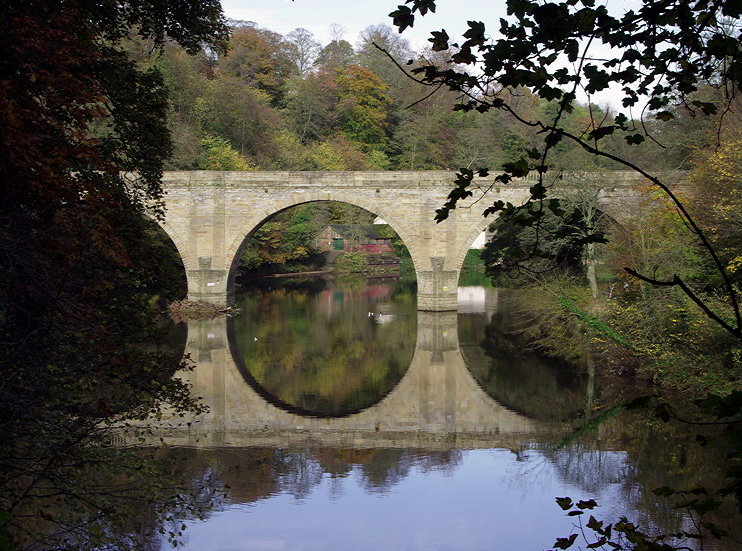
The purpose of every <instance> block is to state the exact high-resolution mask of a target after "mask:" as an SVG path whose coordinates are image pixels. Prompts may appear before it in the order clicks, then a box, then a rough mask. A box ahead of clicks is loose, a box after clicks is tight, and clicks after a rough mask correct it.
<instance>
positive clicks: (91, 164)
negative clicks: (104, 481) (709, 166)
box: [0, 0, 228, 548]
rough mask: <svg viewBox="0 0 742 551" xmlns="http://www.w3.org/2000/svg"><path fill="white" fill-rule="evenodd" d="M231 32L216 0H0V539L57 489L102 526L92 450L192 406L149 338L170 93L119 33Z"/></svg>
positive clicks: (170, 362)
mask: <svg viewBox="0 0 742 551" xmlns="http://www.w3.org/2000/svg"><path fill="white" fill-rule="evenodd" d="M227 32H228V29H227V27H226V25H225V22H224V19H223V17H222V13H221V8H220V5H219V2H218V1H216V0H206V1H198V2H196V1H177V2H176V1H173V2H170V1H164V2H159V3H155V4H152V3H150V2H143V1H139V0H132V1H129V2H125V3H120V2H113V3H111V2H97V3H96V2H88V1H86V0H35V1H33V2H13V1H2V2H0V127H2V129H3V131H2V132H1V133H0V181H2V182H3V201H2V202H1V203H0V251H2V254H0V273H2V284H0V374H1V376H2V379H3V384H2V385H0V419H2V430H3V438H2V441H0V464H2V465H3V468H2V470H1V472H0V487H1V488H2V491H1V492H0V540H2V539H4V538H5V536H6V533H7V532H11V531H12V532H13V534H14V536H18V537H20V536H21V535H22V536H23V537H24V538H33V536H32V535H31V534H30V533H29V532H25V534H21V532H20V531H19V530H21V528H22V527H23V526H25V527H26V528H28V527H29V526H31V525H32V524H33V523H31V524H28V523H27V524H25V525H24V524H23V521H24V520H28V518H41V517H39V516H38V515H37V514H36V513H35V512H36V510H37V509H38V507H37V506H36V503H38V501H36V500H40V499H43V498H45V497H49V496H50V495H51V496H54V497H53V499H54V500H55V501H54V503H53V504H52V505H53V506H54V507H56V508H57V509H56V510H57V511H59V513H60V516H61V515H62V512H64V511H70V512H73V513H74V517H75V518H74V521H70V524H69V525H68V528H67V529H70V530H71V529H72V527H79V526H86V525H90V526H92V525H93V524H97V525H98V526H100V525H101V524H105V519H103V517H102V516H101V515H100V509H106V510H108V506H106V505H103V504H102V503H101V502H100V501H96V500H98V499H100V497H101V496H100V495H98V497H96V494H95V493H94V492H93V493H87V494H86V493H85V492H86V491H87V490H90V487H89V485H88V483H87V482H86V480H85V477H86V473H90V471H89V470H88V468H89V465H90V463H91V462H92V461H93V459H92V458H91V457H90V455H88V454H87V452H89V451H91V450H95V453H96V454H98V455H97V459H95V461H97V462H105V461H106V458H105V457H103V455H102V454H103V450H107V449H109V448H108V447H107V446H106V442H110V433H109V432H108V427H110V423H111V422H114V421H116V420H119V419H121V418H123V417H127V416H140V417H141V416H143V415H146V414H147V413H148V412H150V411H153V410H157V409H158V408H159V406H160V405H161V404H162V403H164V402H169V403H171V404H172V405H173V406H174V407H175V408H176V409H182V408H191V407H194V403H193V401H192V400H191V398H190V397H189V394H188V391H187V388H186V387H185V386H184V385H183V384H182V383H179V382H178V381H177V380H174V379H171V377H170V376H171V375H172V373H173V371H174V370H175V369H177V368H178V367H179V366H180V360H179V359H176V358H172V357H169V356H167V355H163V354H161V353H156V352H152V348H151V347H147V343H148V340H149V339H150V338H151V337H152V336H154V335H156V329H155V325H154V319H153V318H152V316H151V312H150V311H149V310H148V309H147V307H146V298H147V297H146V296H145V293H144V291H145V289H144V288H143V282H145V281H147V280H148V278H149V275H148V274H151V270H152V269H153V266H152V264H151V262H150V260H151V258H152V256H153V255H154V250H153V249H152V248H151V247H149V246H148V243H147V241H146V240H144V239H143V236H145V235H148V233H149V230H148V229H147V225H146V224H145V221H144V217H143V215H144V213H145V212H147V211H148V212H150V213H151V214H152V215H155V216H156V215H157V213H158V212H161V203H160V199H161V197H162V189H161V186H160V177H161V174H162V167H163V162H164V159H165V158H166V157H167V155H168V154H169V152H170V149H171V146H170V144H171V142H170V137H169V133H168V129H167V125H166V113H167V110H168V102H167V94H166V89H165V86H164V82H163V77H162V74H161V73H160V72H159V70H158V69H157V68H156V66H155V65H154V64H152V65H150V66H147V67H139V66H137V64H136V63H135V62H134V61H132V60H130V59H129V58H128V57H127V54H126V52H125V49H124V48H123V46H122V40H124V39H125V38H127V37H129V35H130V34H131V33H134V34H139V35H140V36H141V37H143V38H146V39H149V40H151V41H152V42H151V44H152V45H153V46H154V48H155V49H158V48H161V47H162V45H163V44H164V43H165V41H166V40H168V39H173V40H177V41H179V42H180V43H181V44H182V45H183V46H184V47H185V48H186V49H187V50H188V51H190V52H192V53H196V52H198V51H199V50H200V49H201V47H202V45H207V46H208V47H210V48H213V49H216V50H221V49H222V48H223V47H224V45H225V42H226V37H227ZM147 255H151V256H150V257H149V258H150V260H147V258H148V256H147ZM41 481H44V484H39V483H40V482H41ZM78 483H79V484H80V486H77V484H78ZM26 515H29V517H28V518H27V517H26ZM67 520H70V519H67ZM46 521H47V522H48V523H51V525H54V519H53V518H52V519H51V520H50V519H48V518H47V519H46ZM64 522H65V521H64V520H63V519H60V520H59V523H58V524H56V528H58V529H59V528H60V527H62V526H63V524H64ZM9 523H10V525H11V526H12V527H13V530H10V529H9V528H8V524H9ZM86 523H90V524H86ZM43 528H44V529H45V530H46V529H49V532H47V534H46V536H48V537H51V536H50V534H52V535H53V534H54V533H55V532H54V530H52V529H51V528H49V524H47V525H46V526H44V527H43ZM29 529H30V528H29ZM105 532H106V530H105V529H103V530H102V531H101V532H99V533H100V534H103V533H105ZM47 543H48V544H49V545H50V546H52V547H53V546H55V542H54V541H53V540H51V539H50V540H48V541H47ZM99 543H100V544H103V542H99ZM80 547H81V548H82V547H84V546H83V545H82V544H81V545H80Z"/></svg>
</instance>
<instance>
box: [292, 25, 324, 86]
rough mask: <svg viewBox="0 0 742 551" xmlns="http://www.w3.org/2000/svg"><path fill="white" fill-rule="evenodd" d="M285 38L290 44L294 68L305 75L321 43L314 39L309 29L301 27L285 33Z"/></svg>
mask: <svg viewBox="0 0 742 551" xmlns="http://www.w3.org/2000/svg"><path fill="white" fill-rule="evenodd" d="M286 40H288V41H289V43H290V44H291V52H292V54H293V55H292V58H293V61H294V63H295V64H296V70H297V71H298V73H299V74H300V75H306V74H307V72H308V71H309V70H310V69H311V68H312V65H313V64H314V60H315V59H316V58H317V54H319V50H320V47H321V44H320V43H319V42H318V41H317V40H315V38H314V35H313V34H312V33H311V32H310V31H308V30H307V29H304V28H301V27H299V28H297V29H294V30H293V31H291V32H290V33H289V34H287V35H286Z"/></svg>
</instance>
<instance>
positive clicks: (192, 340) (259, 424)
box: [161, 295, 553, 449]
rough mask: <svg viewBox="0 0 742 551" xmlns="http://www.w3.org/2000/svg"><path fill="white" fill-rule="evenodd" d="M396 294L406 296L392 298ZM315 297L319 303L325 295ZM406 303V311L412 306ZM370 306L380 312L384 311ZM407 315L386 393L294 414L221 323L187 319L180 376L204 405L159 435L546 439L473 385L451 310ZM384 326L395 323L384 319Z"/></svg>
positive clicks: (175, 441) (204, 441)
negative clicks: (408, 346)
mask: <svg viewBox="0 0 742 551" xmlns="http://www.w3.org/2000/svg"><path fill="white" fill-rule="evenodd" d="M333 296H335V295H333ZM404 296H407V295H403V296H402V297H400V300H401V299H403V298H404ZM307 300H310V301H311V299H310V298H307ZM324 301H325V303H326V302H327V296H325V298H324ZM296 302H298V304H296ZM403 302H404V300H403ZM257 304H259V301H258V303H257ZM376 304H377V306H384V305H385V304H387V303H386V302H384V301H378V302H377V303H376ZM300 307H301V308H303V306H302V304H301V301H300V300H298V299H297V301H295V305H294V306H293V308H300ZM401 308H402V309H403V310H404V308H406V307H401ZM411 309H413V311H414V305H411ZM374 311H375V312H378V311H381V312H385V310H384V309H383V308H380V309H377V310H374ZM270 312H271V309H270V308H267V309H266V310H264V311H262V312H261V310H260V309H259V308H257V309H256V310H255V312H254V313H253V314H252V315H250V316H247V315H246V313H245V311H243V312H242V313H241V314H240V315H239V317H242V316H244V317H245V318H246V319H245V321H244V323H245V324H248V323H250V320H251V319H253V318H254V316H255V315H258V316H260V315H267V314H269V313H270ZM388 315H392V314H388ZM412 315H413V316H414V319H413V320H408V321H406V322H405V321H403V322H402V325H403V326H409V327H414V328H416V336H413V337H411V338H410V337H408V341H407V342H410V343H412V344H414V350H412V351H411V352H413V353H414V354H413V356H412V358H411V360H410V361H408V363H407V365H406V366H405V368H406V372H405V373H404V375H403V377H402V380H401V381H399V382H398V383H396V382H393V383H388V382H382V383H381V384H382V386H381V387H380V388H382V391H381V392H379V393H377V396H379V397H380V398H381V397H382V396H383V392H386V390H385V389H386V388H389V389H390V391H389V393H388V394H387V395H386V396H384V397H383V399H380V401H378V402H377V403H375V404H370V405H369V406H368V407H366V408H365V409H363V410H362V411H360V412H359V413H357V414H354V415H345V416H340V415H337V414H336V415H335V416H333V417H331V416H325V417H321V416H319V415H317V414H314V415H312V416H306V415H301V414H300V413H301V412H300V411H297V409H298V408H296V407H294V408H289V407H287V402H288V400H286V399H283V402H284V403H282V404H280V403H279V404H277V403H276V402H277V400H276V399H275V397H274V398H273V399H272V400H271V401H267V400H266V399H265V397H264V396H265V392H264V391H257V390H256V388H255V387H254V386H251V385H250V384H248V383H247V382H246V380H245V377H244V376H243V374H242V373H241V372H240V370H239V369H238V367H237V362H236V361H235V360H234V359H233V356H232V354H231V353H230V350H229V347H228V344H227V324H226V322H225V320H224V319H223V318H222V319H216V320H208V321H199V322H191V323H190V324H189V327H188V347H187V352H188V354H189V355H190V357H191V358H193V359H197V360H198V364H197V366H196V368H195V369H194V370H193V371H192V372H190V373H186V374H184V377H185V378H186V379H188V380H189V381H190V382H191V384H192V385H193V390H194V393H195V394H197V395H199V396H202V397H203V401H204V403H205V404H206V405H208V406H209V412H208V413H207V414H205V415H203V416H201V417H200V418H198V419H194V420H193V421H194V423H192V424H191V425H190V426H189V427H187V428H186V429H184V430H173V429H172V427H165V426H163V431H162V433H161V434H162V436H163V438H164V439H165V441H166V442H168V443H169V444H171V445H195V446H198V447H206V446H278V447H280V446H284V445H294V444H301V443H310V444H311V445H313V446H314V445H329V446H349V447H353V448H357V449H358V448H368V447H403V448H423V447H427V448H430V447H431V446H432V447H433V448H434V449H444V448H445V449H451V448H452V447H457V446H461V447H474V448H492V447H508V448H510V447H516V448H517V447H520V446H521V445H522V444H523V443H524V442H528V441H538V439H539V438H540V437H543V436H545V435H546V434H549V437H550V438H553V435H552V430H553V427H552V426H546V425H544V426H540V425H535V424H533V422H531V421H530V420H528V419H526V418H524V417H523V416H521V415H518V414H516V413H514V412H512V411H510V410H508V409H507V408H505V407H503V406H501V405H500V404H498V403H497V402H495V401H494V400H493V399H492V398H490V397H489V396H487V394H485V393H484V392H483V391H482V389H481V388H480V387H479V386H478V385H477V383H476V381H475V380H474V379H473V378H472V376H471V373H470V372H469V370H468V369H467V367H466V365H465V364H464V361H463V358H462V355H461V351H460V349H459V344H458V336H457V319H456V318H457V316H456V313H455V312H447V313H430V312H429V313H424V312H414V313H413V314H412ZM360 318H361V320H356V322H355V323H358V324H359V325H361V326H363V325H364V324H365V323H368V313H367V312H365V313H364V312H361V313H360ZM238 320H239V318H238V319H237V320H235V322H237V321H238ZM302 323H307V322H306V321H303V322H302ZM346 323H350V321H347V320H346ZM314 324H315V325H318V324H319V322H314ZM374 324H376V325H375V327H376V328H375V329H374V330H375V331H376V332H384V331H386V330H387V329H386V325H387V324H384V323H382V324H378V322H374ZM250 327H252V328H259V327H263V326H261V325H259V324H258V325H250ZM389 328H390V329H393V328H394V325H392V323H391V322H390V323H389ZM266 335H268V333H266V334H263V333H259V334H255V333H254V332H253V333H252V334H248V336H247V341H248V343H250V342H252V343H256V342H257V343H260V342H261V340H263V342H265V339H266V338H269V337H266ZM256 337H257V338H258V340H257V341H255V340H254V339H255V338H256ZM415 343H416V344H415ZM279 351H280V349H279ZM291 357H293V356H291ZM407 366H409V367H407ZM383 385H386V387H384V386H383ZM369 402H371V400H369Z"/></svg>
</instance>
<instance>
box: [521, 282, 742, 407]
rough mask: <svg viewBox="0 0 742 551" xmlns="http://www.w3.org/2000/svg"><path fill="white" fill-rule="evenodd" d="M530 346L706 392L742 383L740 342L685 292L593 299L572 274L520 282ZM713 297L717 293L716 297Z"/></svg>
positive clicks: (690, 392)
mask: <svg viewBox="0 0 742 551" xmlns="http://www.w3.org/2000/svg"><path fill="white" fill-rule="evenodd" d="M511 291H512V296H513V297H514V298H513V300H514V301H515V303H516V306H515V309H514V310H515V313H514V315H515V316H516V317H517V319H518V320H519V322H518V327H519V329H517V331H516V333H517V336H518V338H519V339H520V340H521V341H522V342H523V344H524V346H528V347H529V348H532V349H534V350H537V351H539V353H542V354H546V355H549V356H552V357H556V358H564V359H567V360H575V359H584V358H585V357H586V356H589V358H590V359H591V361H593V362H595V363H596V364H597V365H599V366H601V369H602V370H604V371H606V372H611V373H616V374H619V375H622V376H625V377H633V378H637V379H641V380H645V381H649V382H651V383H653V384H655V385H657V386H658V387H659V388H664V389H667V390H671V391H675V392H680V393H682V394H684V395H686V396H690V397H698V396H703V395H705V394H706V393H707V392H712V393H720V394H726V393H729V392H731V391H733V390H736V389H739V388H742V362H741V361H740V355H741V351H740V349H739V347H738V344H737V343H736V342H735V341H734V339H732V338H731V337H730V336H728V335H727V334H726V333H725V332H724V331H723V330H722V329H721V328H719V327H718V326H717V325H716V324H714V323H713V322H712V321H711V320H710V319H708V318H707V317H706V316H705V315H704V314H703V312H701V311H700V310H699V309H698V308H696V307H695V305H693V304H691V303H690V300H689V299H687V297H685V296H683V295H682V294H680V293H672V292H662V291H661V290H657V291H656V292H655V293H654V294H653V295H652V296H650V297H648V298H646V299H643V300H641V301H638V300H635V299H634V297H632V296H624V295H622V294H620V293H613V295H610V296H601V297H598V298H596V299H593V298H592V296H591V294H590V290H589V289H587V288H585V287H582V286H580V285H576V284H573V283H569V282H563V281H562V282H555V283H554V284H551V285H545V286H542V287H536V286H532V287H521V288H519V289H512V290H511ZM709 300H710V301H713V300H714V298H713V297H709Z"/></svg>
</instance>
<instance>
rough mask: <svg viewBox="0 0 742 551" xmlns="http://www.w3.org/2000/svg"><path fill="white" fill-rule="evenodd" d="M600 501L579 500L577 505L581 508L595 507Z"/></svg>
mask: <svg viewBox="0 0 742 551" xmlns="http://www.w3.org/2000/svg"><path fill="white" fill-rule="evenodd" d="M597 506H598V503H597V502H596V501H595V500H594V499H588V500H587V501H578V502H577V507H579V508H580V509H595V507H597Z"/></svg>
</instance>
